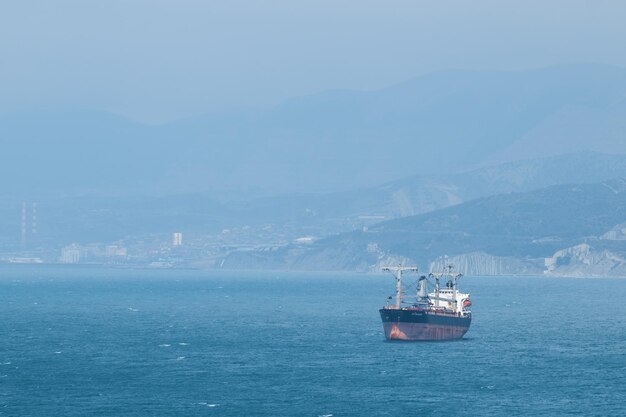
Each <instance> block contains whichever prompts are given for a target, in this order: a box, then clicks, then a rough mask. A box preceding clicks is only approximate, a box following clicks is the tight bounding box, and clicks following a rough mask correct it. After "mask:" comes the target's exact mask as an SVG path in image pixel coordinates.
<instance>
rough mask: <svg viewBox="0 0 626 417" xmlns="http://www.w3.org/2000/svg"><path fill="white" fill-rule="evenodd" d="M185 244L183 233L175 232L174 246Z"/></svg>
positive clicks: (173, 236)
mask: <svg viewBox="0 0 626 417" xmlns="http://www.w3.org/2000/svg"><path fill="white" fill-rule="evenodd" d="M182 244H183V234H182V233H181V232H174V233H173V234H172V246H181V245H182Z"/></svg>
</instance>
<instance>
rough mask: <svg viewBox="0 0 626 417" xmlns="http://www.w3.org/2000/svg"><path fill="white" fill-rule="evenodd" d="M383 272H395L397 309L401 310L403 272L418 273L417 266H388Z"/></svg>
mask: <svg viewBox="0 0 626 417" xmlns="http://www.w3.org/2000/svg"><path fill="white" fill-rule="evenodd" d="M383 271H387V272H395V274H396V308H397V309H398V310H399V309H401V308H402V272H404V271H413V272H417V267H416V266H388V267H385V268H383Z"/></svg>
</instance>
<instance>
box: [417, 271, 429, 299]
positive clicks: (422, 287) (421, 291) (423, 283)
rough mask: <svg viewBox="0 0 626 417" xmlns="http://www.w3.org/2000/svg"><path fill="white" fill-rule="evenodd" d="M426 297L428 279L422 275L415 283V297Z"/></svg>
mask: <svg viewBox="0 0 626 417" xmlns="http://www.w3.org/2000/svg"><path fill="white" fill-rule="evenodd" d="M426 297H428V280H427V279H426V277H425V276H423V275H422V276H421V277H420V279H419V281H418V283H417V298H421V299H424V298H426Z"/></svg>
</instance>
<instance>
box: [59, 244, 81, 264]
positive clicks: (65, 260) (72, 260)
mask: <svg viewBox="0 0 626 417" xmlns="http://www.w3.org/2000/svg"><path fill="white" fill-rule="evenodd" d="M59 261H60V262H61V263H62V264H77V263H79V262H80V249H79V248H78V246H77V245H69V246H66V247H64V248H63V249H61V258H60V259H59Z"/></svg>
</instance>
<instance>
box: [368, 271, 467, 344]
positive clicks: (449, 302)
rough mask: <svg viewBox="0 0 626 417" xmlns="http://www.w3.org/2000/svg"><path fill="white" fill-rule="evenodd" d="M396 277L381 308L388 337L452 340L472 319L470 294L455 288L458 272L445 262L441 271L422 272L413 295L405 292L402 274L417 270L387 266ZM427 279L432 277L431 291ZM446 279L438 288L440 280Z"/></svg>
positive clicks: (460, 335)
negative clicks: (432, 288)
mask: <svg viewBox="0 0 626 417" xmlns="http://www.w3.org/2000/svg"><path fill="white" fill-rule="evenodd" d="M383 271H388V272H393V273H394V275H395V278H396V295H395V303H392V300H394V297H391V296H390V297H389V298H388V304H387V305H386V306H385V307H383V308H381V309H380V310H379V311H380V317H381V319H382V320H383V328H384V330H385V337H386V338H387V339H388V340H424V341H425V340H455V339H461V338H462V337H463V336H464V335H465V333H467V331H468V330H469V327H470V323H471V322H472V312H471V305H472V302H471V300H470V295H469V294H466V293H462V292H460V291H459V290H458V288H457V281H458V280H459V278H461V277H462V276H463V275H462V274H457V273H455V272H454V271H453V266H452V265H448V266H447V267H446V270H445V271H444V272H442V273H437V274H433V273H431V274H428V277H426V276H425V275H422V276H421V277H419V280H418V281H417V290H416V292H415V295H405V294H404V293H405V291H404V287H403V283H402V274H403V273H404V272H417V268H416V267H403V266H398V267H389V268H383ZM429 279H431V280H434V291H433V292H429ZM442 279H443V280H446V283H445V286H444V287H443V288H442V287H441V285H440V282H441V281H442Z"/></svg>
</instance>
